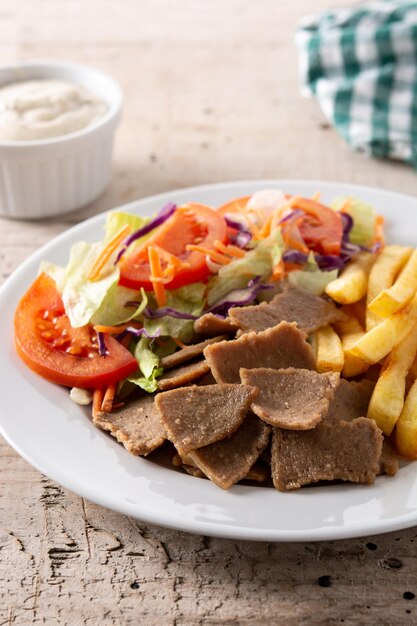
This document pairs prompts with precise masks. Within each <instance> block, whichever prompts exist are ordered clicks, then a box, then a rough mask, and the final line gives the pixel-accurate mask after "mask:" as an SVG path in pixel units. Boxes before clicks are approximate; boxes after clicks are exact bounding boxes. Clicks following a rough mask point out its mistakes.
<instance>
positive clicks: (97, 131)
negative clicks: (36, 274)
mask: <svg viewBox="0 0 417 626" xmlns="http://www.w3.org/2000/svg"><path fill="white" fill-rule="evenodd" d="M47 78H56V79H62V80H68V81H70V82H73V83H76V84H78V85H81V86H82V87H85V88H86V89H88V90H89V91H90V92H92V93H94V94H95V95H97V96H98V97H100V98H101V99H102V100H104V102H106V103H107V105H108V110H107V112H106V113H105V114H104V115H103V116H102V117H101V118H99V119H98V120H97V121H96V122H95V123H93V124H91V125H90V126H87V127H86V128H84V129H82V130H79V131H77V132H74V133H70V134H68V135H62V136H61V137H53V138H50V139H43V140H37V141H13V142H9V141H0V215H4V216H6V217H11V218H18V219H35V218H36V219H38V218H45V217H50V216H52V215H59V214H62V213H68V212H69V211H73V210H74V209H78V208H80V207H82V206H84V205H86V204H88V203H89V202H92V201H93V200H95V199H96V198H97V197H98V196H99V195H100V194H101V193H102V192H103V191H104V189H105V188H106V186H107V184H108V182H109V179H110V175H111V159H112V151H113V138H114V132H115V130H116V128H117V126H118V123H119V121H120V117H121V109H122V91H121V88H120V87H119V85H118V84H117V83H116V82H115V81H114V80H113V79H112V78H110V76H108V75H106V74H104V73H102V72H100V71H98V70H96V69H94V68H92V67H88V66H85V65H78V64H75V63H66V62H60V61H56V62H49V61H34V62H28V63H18V64H15V65H8V66H0V86H3V85H6V84H8V83H13V82H16V81H21V80H33V79H47Z"/></svg>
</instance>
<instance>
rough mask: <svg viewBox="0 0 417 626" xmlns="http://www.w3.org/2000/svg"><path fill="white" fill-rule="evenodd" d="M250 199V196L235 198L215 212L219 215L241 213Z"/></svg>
mask: <svg viewBox="0 0 417 626" xmlns="http://www.w3.org/2000/svg"><path fill="white" fill-rule="evenodd" d="M251 197H252V196H243V197H242V198H235V199H234V200H231V201H230V202H226V204H222V205H221V206H219V208H218V209H217V212H218V213H220V214H221V215H226V214H227V213H243V212H244V211H245V209H246V205H247V203H248V202H249V200H250V199H251Z"/></svg>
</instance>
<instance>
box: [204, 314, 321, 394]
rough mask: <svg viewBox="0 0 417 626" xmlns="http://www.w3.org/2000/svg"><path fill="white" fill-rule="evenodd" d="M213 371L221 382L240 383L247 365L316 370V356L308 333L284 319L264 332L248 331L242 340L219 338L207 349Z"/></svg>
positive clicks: (247, 367) (208, 359)
mask: <svg viewBox="0 0 417 626" xmlns="http://www.w3.org/2000/svg"><path fill="white" fill-rule="evenodd" d="M204 356H205V357H206V361H207V363H208V364H209V366H210V369H211V373H212V374H213V376H214V378H215V379H216V380H217V382H219V383H238V382H240V376H239V369H240V368H241V367H245V368H246V369H252V368H254V367H272V368H273V369H280V368H285V367H302V368H305V369H310V370H314V369H316V366H315V359H314V355H313V351H312V349H311V346H310V345H309V344H308V343H307V342H306V336H305V334H304V333H303V332H301V330H299V329H298V328H297V326H296V325H295V324H289V323H288V322H281V323H280V324H278V326H276V327H275V328H269V329H268V330H264V331H263V332H260V333H255V332H251V333H245V334H244V335H242V337H239V339H232V340H230V341H219V342H218V343H216V344H214V345H212V346H208V347H207V348H206V349H205V350H204Z"/></svg>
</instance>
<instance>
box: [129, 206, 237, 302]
mask: <svg viewBox="0 0 417 626" xmlns="http://www.w3.org/2000/svg"><path fill="white" fill-rule="evenodd" d="M216 239H219V240H220V241H222V242H225V241H226V222H225V221H224V218H223V217H222V216H221V215H219V214H218V213H217V212H216V211H215V210H214V209H211V208H210V207H208V206H205V205H203V204H196V203H194V202H192V203H190V204H187V205H185V206H183V207H180V208H179V209H177V210H176V211H175V213H174V214H173V215H171V217H170V218H169V219H168V220H167V221H166V222H165V224H162V226H160V227H159V228H158V229H157V230H156V231H155V234H154V235H152V236H151V237H149V239H147V240H146V242H145V243H144V244H143V246H141V247H140V248H138V249H137V250H136V251H135V252H133V253H132V254H130V255H126V257H125V258H123V259H122V261H121V264H120V284H121V285H124V286H125V287H131V288H133V289H140V288H141V287H143V288H144V289H145V291H152V283H151V281H150V280H149V274H150V270H149V261H148V246H149V245H152V244H155V245H157V246H159V247H160V248H163V249H164V250H166V251H167V252H170V253H171V254H174V255H175V256H177V257H178V258H180V259H181V260H182V261H185V262H187V263H188V267H187V268H184V269H182V270H179V271H178V272H177V274H175V276H174V278H173V279H172V280H171V281H170V282H169V283H167V284H166V285H165V287H166V288H167V289H176V288H177V287H182V286H184V285H188V284H190V283H194V282H198V281H200V280H204V279H205V278H207V276H208V275H209V273H210V270H209V269H208V267H207V264H206V257H205V255H204V254H201V253H200V252H189V251H187V250H186V246H187V244H197V245H199V246H202V247H204V248H212V247H213V242H214V241H215V240H216Z"/></svg>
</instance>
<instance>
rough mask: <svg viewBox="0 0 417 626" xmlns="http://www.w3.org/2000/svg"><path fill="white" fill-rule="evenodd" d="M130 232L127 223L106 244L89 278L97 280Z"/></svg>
mask: <svg viewBox="0 0 417 626" xmlns="http://www.w3.org/2000/svg"><path fill="white" fill-rule="evenodd" d="M129 233H130V226H129V224H126V225H125V226H123V228H121V229H120V230H119V232H118V233H116V234H115V235H114V237H112V238H111V239H110V241H109V243H108V244H107V245H106V246H105V248H104V249H103V250H102V251H101V252H100V254H99V255H98V257H97V259H96V260H95V262H94V264H93V267H92V268H91V270H90V273H89V274H88V278H89V280H97V278H98V277H99V275H100V272H101V270H102V269H103V267H104V266H105V264H106V263H107V261H108V260H109V259H110V257H111V255H112V254H113V252H114V251H115V250H117V248H118V247H119V246H120V244H121V243H122V241H123V239H124V238H125V237H126V236H127V235H128V234H129Z"/></svg>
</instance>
